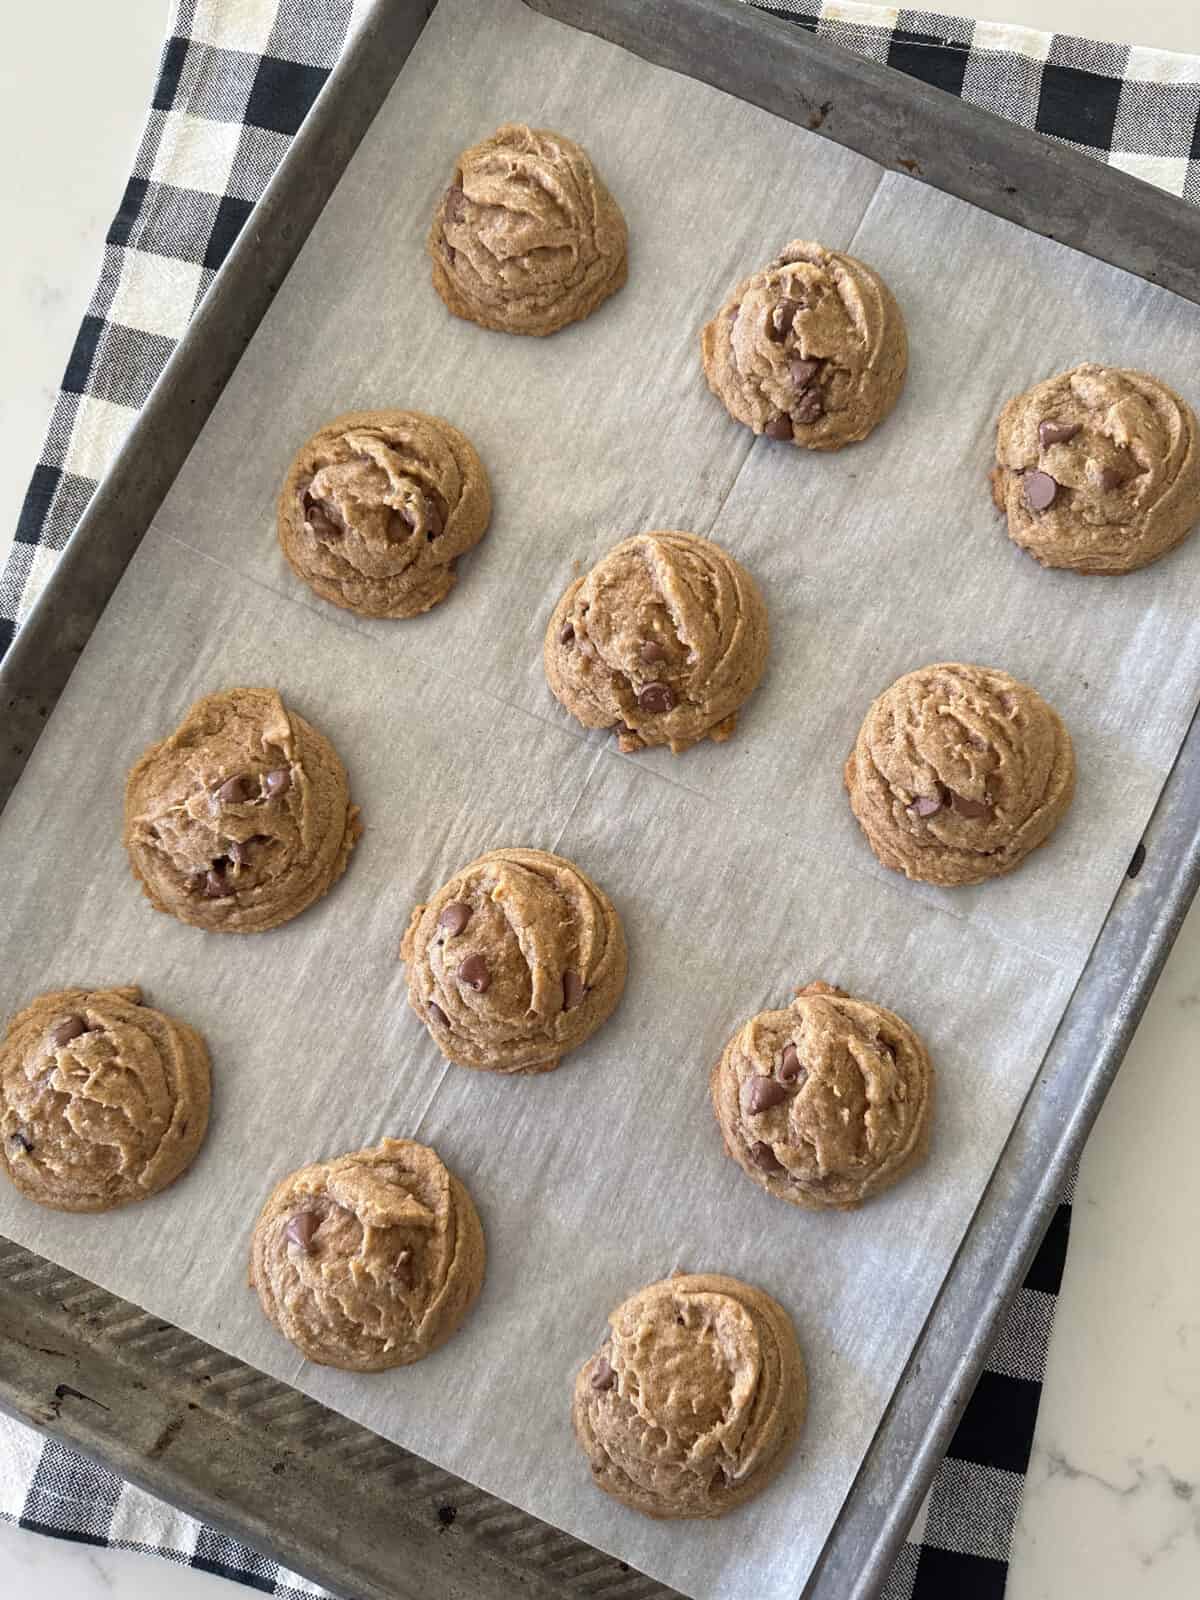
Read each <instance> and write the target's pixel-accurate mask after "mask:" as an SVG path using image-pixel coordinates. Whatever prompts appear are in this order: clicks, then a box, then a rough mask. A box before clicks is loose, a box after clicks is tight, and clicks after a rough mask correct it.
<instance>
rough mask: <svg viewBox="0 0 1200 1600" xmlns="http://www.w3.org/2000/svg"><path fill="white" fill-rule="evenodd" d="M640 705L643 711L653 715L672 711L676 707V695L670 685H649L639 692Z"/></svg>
mask: <svg viewBox="0 0 1200 1600" xmlns="http://www.w3.org/2000/svg"><path fill="white" fill-rule="evenodd" d="M638 705H639V706H641V708H642V710H643V711H650V712H653V713H656V714H657V713H659V712H665V711H671V710H673V709H674V706H675V694H674V691H673V690H672V688H671V685H670V684H669V683H648V684H646V685H645V687H644V688H642V689H639V690H638Z"/></svg>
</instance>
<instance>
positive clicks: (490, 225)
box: [429, 122, 627, 334]
mask: <svg viewBox="0 0 1200 1600" xmlns="http://www.w3.org/2000/svg"><path fill="white" fill-rule="evenodd" d="M626 244H627V239H626V232H625V218H624V217H623V216H622V215H621V212H620V208H619V207H618V206H617V203H616V201H615V200H614V199H613V197H612V195H610V194H609V192H608V190H607V189H606V188H605V187H604V184H603V183H602V182H601V180H600V177H599V175H598V174H597V172H596V169H595V167H593V165H592V163H591V160H590V158H589V157H588V154H587V152H586V150H581V149H580V147H579V146H578V145H577V144H575V143H573V142H572V141H571V140H570V139H566V138H564V137H563V135H562V134H561V133H552V132H551V131H550V129H549V128H527V127H526V126H525V125H524V123H520V122H506V123H505V124H504V126H503V127H502V128H497V129H496V131H495V133H494V134H493V135H492V136H491V138H490V139H485V140H484V141H483V143H482V144H476V145H472V146H471V148H470V149H469V150H464V151H463V153H462V155H461V156H459V158H458V163H457V166H456V167H455V171H454V177H453V180H452V181H451V184H450V187H449V188H448V189H447V190H446V193H445V196H444V197H443V199H442V203H441V205H440V206H439V207H438V209H437V212H436V214H435V216H434V219H433V226H432V228H431V229H430V232H429V254H430V256H431V257H432V259H433V286H434V288H435V289H436V290H437V292H438V294H440V295H441V297H442V299H443V300H444V301H445V303H446V306H447V309H448V310H450V311H452V312H453V313H454V315H455V316H456V317H463V318H465V320H466V321H468V322H477V323H479V325H480V326H481V327H484V328H495V329H497V330H498V331H499V332H500V333H532V334H546V333H556V332H557V331H558V329H559V328H564V327H566V325H567V323H569V322H579V321H581V320H582V318H584V317H586V316H589V315H590V314H591V313H592V312H593V311H595V309H596V307H597V306H598V305H599V304H600V303H601V301H602V300H607V299H608V297H609V295H610V294H615V293H616V291H617V290H618V289H619V288H620V287H621V285H622V284H623V283H624V282H625V275H626Z"/></svg>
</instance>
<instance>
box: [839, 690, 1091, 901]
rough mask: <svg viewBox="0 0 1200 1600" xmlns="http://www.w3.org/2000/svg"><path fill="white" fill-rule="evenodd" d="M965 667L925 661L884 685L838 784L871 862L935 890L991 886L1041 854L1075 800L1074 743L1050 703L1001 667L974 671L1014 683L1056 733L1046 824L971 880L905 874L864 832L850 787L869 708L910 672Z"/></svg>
mask: <svg viewBox="0 0 1200 1600" xmlns="http://www.w3.org/2000/svg"><path fill="white" fill-rule="evenodd" d="M970 665H972V663H970V662H961V661H931V662H929V663H927V664H926V665H925V666H921V667H914V668H913V671H912V672H911V673H910V672H902V673H901V674H900V676H899V677H898V678H895V679H893V680H892V682H891V683H890V684H888V686H887V688H886V689H884V690H883V693H882V694H878V695H876V696H875V699H874V700H872V701H871V704H870V705H869V706H868V707H867V709H866V711H865V712H864V714H863V718H862V722H861V723H860V724H859V729H858V732H857V733H856V734H855V736H854V744H853V746H852V747H851V750H850V754H849V755H848V756H847V757H846V762H845V765H844V766H843V768H842V782H843V785H844V787H845V790H846V794H847V797H848V799H849V802H850V810H851V811H852V812H853V814H854V820H855V821H856V822H857V823H858V826H859V828H860V829H861V831H862V834H863V837H864V838H865V839H866V841H867V843H868V845H869V846H870V847H871V853H872V855H874V857H875V859H876V860H877V861H878V862H879V863H880V865H881V866H884V867H887V868H888V870H889V871H890V872H898V873H900V874H901V875H902V876H903V877H905V878H906V879H907V880H908V882H909V883H928V884H932V885H933V886H934V887H935V888H939V889H971V888H974V887H975V886H976V885H977V884H980V883H991V882H992V881H993V880H994V879H996V878H1005V877H1007V876H1008V874H1009V873H1010V872H1015V871H1016V869H1017V868H1018V867H1019V866H1020V865H1021V864H1022V862H1024V861H1027V860H1028V859H1029V857H1030V856H1031V855H1032V854H1033V852H1034V851H1035V850H1039V849H1041V847H1042V846H1043V845H1044V844H1047V843H1048V842H1049V841H1050V839H1051V838H1052V837H1053V835H1054V833H1055V830H1056V829H1057V828H1058V825H1059V823H1060V822H1061V821H1062V819H1063V818H1064V817H1065V816H1066V814H1067V812H1068V811H1069V810H1070V809H1071V802H1072V800H1073V799H1074V798H1075V784H1076V778H1077V774H1078V768H1077V764H1076V761H1075V744H1074V741H1073V740H1072V738H1071V730H1070V729H1069V728H1068V727H1067V725H1066V723H1065V722H1064V721H1063V719H1062V717H1060V716H1059V714H1058V712H1057V711H1056V710H1055V708H1054V707H1053V706H1052V705H1051V704H1050V702H1049V701H1048V700H1046V699H1044V698H1043V696H1042V695H1041V694H1040V692H1039V691H1038V690H1037V689H1035V688H1034V687H1033V685H1032V684H1031V683H1024V682H1022V681H1021V679H1019V678H1014V677H1013V676H1012V674H1011V673H1008V672H1005V671H1004V669H1003V668H1002V667H978V668H977V670H979V671H982V672H993V673H996V674H997V675H999V676H1001V677H1004V678H1008V679H1009V681H1010V682H1011V683H1013V684H1015V685H1016V687H1017V688H1019V689H1022V690H1024V691H1025V692H1026V693H1028V694H1031V695H1033V696H1034V697H1035V698H1036V699H1037V700H1038V701H1039V702H1040V704H1041V705H1042V706H1043V708H1044V709H1045V710H1046V712H1047V713H1048V715H1049V717H1050V720H1051V723H1052V725H1053V727H1054V730H1055V734H1056V742H1055V763H1054V768H1053V769H1052V770H1053V771H1054V772H1057V771H1058V770H1059V769H1060V767H1061V766H1065V768H1066V781H1065V783H1064V784H1063V789H1062V794H1061V796H1060V798H1059V801H1058V804H1057V806H1056V807H1055V808H1053V809H1052V808H1051V807H1049V806H1047V807H1045V808H1044V814H1045V818H1046V819H1047V820H1045V821H1044V824H1043V826H1042V827H1041V828H1040V829H1039V830H1035V837H1034V838H1033V840H1032V842H1031V843H1027V844H1026V845H1025V847H1024V848H1023V849H1022V851H1021V852H1020V854H1019V855H1015V856H1013V858H1012V859H1011V860H1009V861H1006V862H1005V863H1004V864H1003V865H1001V866H995V867H993V869H992V870H991V871H988V872H980V873H978V874H976V875H975V876H973V877H951V876H949V875H947V874H945V873H942V874H937V875H928V874H920V875H918V874H916V873H913V872H910V871H909V870H908V867H907V866H906V864H905V863H904V861H903V860H902V859H901V857H900V856H898V855H897V854H895V852H893V851H892V850H890V849H889V848H888V845H887V843H886V841H881V840H880V839H879V837H878V836H877V835H876V834H874V833H872V832H871V831H870V829H869V828H868V826H867V824H866V822H865V821H864V820H863V816H862V813H861V812H860V810H859V806H858V804H857V793H856V786H857V781H858V747H859V742H860V740H861V739H862V736H863V729H864V728H865V727H866V725H867V722H868V721H869V719H870V716H871V713H872V711H873V710H874V709H875V706H876V705H877V704H878V703H879V701H880V700H882V699H883V698H884V696H885V695H888V694H890V693H891V691H892V690H893V689H894V688H895V687H896V685H897V684H898V683H902V682H903V681H904V679H905V678H908V677H912V676H913V674H914V673H918V672H934V671H937V670H938V669H939V668H942V669H948V668H954V669H957V668H959V667H963V666H970ZM956 859H957V858H956ZM982 859H985V860H987V861H990V862H996V861H998V860H1000V857H999V856H998V855H993V856H987V857H984V858H982Z"/></svg>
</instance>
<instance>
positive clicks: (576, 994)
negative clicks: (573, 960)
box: [563, 972, 587, 1011]
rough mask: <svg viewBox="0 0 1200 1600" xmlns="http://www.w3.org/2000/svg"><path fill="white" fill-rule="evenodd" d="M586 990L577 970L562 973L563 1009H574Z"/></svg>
mask: <svg viewBox="0 0 1200 1600" xmlns="http://www.w3.org/2000/svg"><path fill="white" fill-rule="evenodd" d="M586 993H587V990H586V989H585V988H584V986H583V979H582V978H581V977H580V976H579V974H578V973H577V972H564V973H563V1010H564V1011H574V1009H575V1007H576V1006H577V1005H578V1004H579V1002H580V1001H581V1000H582V999H583V997H584V995H585V994H586Z"/></svg>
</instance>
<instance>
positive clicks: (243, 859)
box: [225, 839, 250, 867]
mask: <svg viewBox="0 0 1200 1600" xmlns="http://www.w3.org/2000/svg"><path fill="white" fill-rule="evenodd" d="M225 852H226V854H227V855H228V857H229V859H230V861H232V862H233V864H234V866H235V867H244V866H245V865H246V863H247V861H249V859H250V854H249V851H248V850H247V849H246V846H245V845H244V844H243V843H242V842H241V840H240V839H231V840H230V841H229V843H228V844H227V845H226V846H225Z"/></svg>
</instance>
